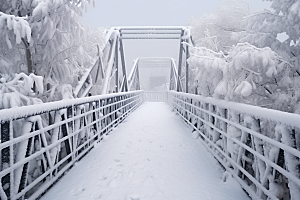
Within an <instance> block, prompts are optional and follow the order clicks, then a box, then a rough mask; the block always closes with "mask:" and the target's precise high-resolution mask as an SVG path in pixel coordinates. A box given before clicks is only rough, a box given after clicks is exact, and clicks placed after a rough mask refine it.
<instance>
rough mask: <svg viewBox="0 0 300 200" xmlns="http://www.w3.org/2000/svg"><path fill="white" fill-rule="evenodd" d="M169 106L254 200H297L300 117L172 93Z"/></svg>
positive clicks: (298, 193) (213, 99)
mask: <svg viewBox="0 0 300 200" xmlns="http://www.w3.org/2000/svg"><path fill="white" fill-rule="evenodd" d="M168 101H169V103H170V104H171V105H172V106H173V108H174V109H175V111H176V112H177V113H178V114H179V115H180V116H181V117H182V118H183V120H184V121H185V122H186V123H187V124H188V125H190V126H191V127H192V128H193V134H192V137H193V138H195V139H196V138H198V139H199V141H201V142H202V143H203V144H204V145H205V146H206V147H207V148H208V150H209V151H210V152H211V153H212V154H213V155H214V156H215V158H216V159H217V160H218V161H219V162H220V163H221V164H222V165H223V166H224V168H226V170H227V172H229V173H230V174H231V175H232V176H233V177H234V178H235V179H236V180H237V181H238V182H239V183H240V185H241V186H242V187H243V188H244V189H245V190H246V192H247V193H248V194H249V195H250V197H252V198H253V199H295V200H296V199H298V198H299V195H300V173H299V167H300V162H299V160H300V145H299V144H300V141H299V137H298V135H299V134H300V125H299V121H300V116H299V115H297V114H293V113H287V112H281V111H277V110H271V109H266V108H260V107H256V106H251V105H246V104H241V103H236V102H230V101H225V100H220V99H215V98H208V97H203V96H199V95H193V94H185V93H178V92H173V91H172V92H168Z"/></svg>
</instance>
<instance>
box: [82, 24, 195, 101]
mask: <svg viewBox="0 0 300 200" xmlns="http://www.w3.org/2000/svg"><path fill="white" fill-rule="evenodd" d="M189 33H190V31H189V29H187V28H186V27H183V26H166V27H161V26H155V27H152V26H147V27H112V28H111V29H110V30H109V31H108V33H107V37H106V46H105V48H104V50H103V52H102V56H99V59H98V61H97V63H96V64H95V66H98V68H97V69H96V67H95V68H94V70H90V72H89V73H90V75H91V76H92V77H93V80H94V82H95V83H94V86H93V87H95V88H97V90H95V89H94V90H92V91H93V92H92V94H93V95H96V94H108V93H113V92H127V91H132V90H138V89H139V88H140V86H139V85H137V84H139V81H138V80H139V75H138V74H139V73H138V67H137V66H138V62H139V60H140V59H138V60H137V62H135V64H134V67H133V69H132V70H133V71H132V72H131V73H130V75H131V76H130V78H128V77H127V71H126V69H127V67H126V63H125V52H124V47H123V40H126V39H127V40H128V39H130V40H178V42H179V44H180V48H179V58H178V62H177V65H176V64H175V63H176V62H175V60H174V59H171V58H169V60H170V61H171V62H172V67H171V77H170V78H171V80H170V89H172V90H176V91H179V92H188V76H189V67H188V63H187V59H188V58H189V45H192V39H191V36H190V34H189ZM149 59H150V58H149ZM100 77H101V78H100ZM87 80H88V82H91V80H89V79H87ZM175 82H176V83H175ZM86 85H89V86H90V84H86ZM82 86H84V84H82ZM91 89H92V87H86V89H85V90H83V92H81V93H82V94H84V95H87V94H88V92H89V90H91ZM78 91H79V89H78ZM77 93H78V92H77ZM80 96H81V97H82V96H83V95H80Z"/></svg>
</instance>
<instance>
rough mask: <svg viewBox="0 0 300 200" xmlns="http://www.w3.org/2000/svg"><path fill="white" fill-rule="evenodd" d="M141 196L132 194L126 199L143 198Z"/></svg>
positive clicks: (137, 199) (135, 199)
mask: <svg viewBox="0 0 300 200" xmlns="http://www.w3.org/2000/svg"><path fill="white" fill-rule="evenodd" d="M141 198H142V197H141V196H140V195H139V194H130V195H128V196H127V197H126V200H141Z"/></svg>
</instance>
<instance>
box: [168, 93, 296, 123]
mask: <svg viewBox="0 0 300 200" xmlns="http://www.w3.org/2000/svg"><path fill="white" fill-rule="evenodd" d="M168 92H170V93H171V94H179V95H181V96H183V97H186V98H192V99H195V100H199V101H202V102H205V103H211V104H214V105H217V106H219V107H221V108H227V109H230V110H233V111H236V112H239V113H244V114H248V115H251V116H255V117H259V118H263V119H267V120H270V121H274V122H278V123H282V124H285V125H288V126H293V127H297V128H300V123H299V122H300V115H298V114H294V113H287V112H282V111H279V110H273V109H268V108H262V107H258V106H253V105H248V104H242V103H237V102H231V101H226V100H221V99H216V98H212V97H203V96H199V95H195V94H187V93H182V92H175V91H168Z"/></svg>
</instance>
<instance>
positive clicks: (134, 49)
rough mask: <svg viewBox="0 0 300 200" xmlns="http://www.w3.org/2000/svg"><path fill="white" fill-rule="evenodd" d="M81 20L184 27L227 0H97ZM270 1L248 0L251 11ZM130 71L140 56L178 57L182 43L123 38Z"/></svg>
mask: <svg viewBox="0 0 300 200" xmlns="http://www.w3.org/2000/svg"><path fill="white" fill-rule="evenodd" d="M95 2H96V7H95V8H93V7H92V5H91V6H90V7H89V8H88V9H87V12H86V13H85V14H84V16H83V18H82V21H83V22H84V23H85V24H88V25H90V26H91V27H99V26H102V27H103V26H105V27H106V26H107V27H111V26H185V25H187V24H188V22H189V20H190V19H191V18H192V17H194V18H199V17H200V16H201V15H203V14H209V13H214V12H215V11H216V8H217V6H218V4H219V3H221V2H224V0H95ZM269 5H270V2H265V1H262V0H249V7H250V10H251V11H253V12H257V11H260V10H263V9H264V8H268V7H269ZM124 49H125V57H126V65H127V73H129V70H130V69H131V66H132V65H133V59H135V58H137V57H173V58H175V59H176V60H177V57H178V51H179V42H178V41H176V40H168V41H164V40H126V41H124Z"/></svg>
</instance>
